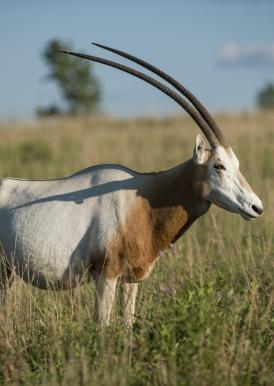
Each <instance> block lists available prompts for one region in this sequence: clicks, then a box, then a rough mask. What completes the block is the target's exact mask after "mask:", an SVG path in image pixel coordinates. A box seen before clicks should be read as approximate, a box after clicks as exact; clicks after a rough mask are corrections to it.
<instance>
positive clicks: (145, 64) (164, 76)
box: [92, 43, 225, 145]
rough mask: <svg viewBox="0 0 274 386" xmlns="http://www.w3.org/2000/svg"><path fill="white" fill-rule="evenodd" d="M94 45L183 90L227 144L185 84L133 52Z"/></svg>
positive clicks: (221, 141)
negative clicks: (132, 53)
mask: <svg viewBox="0 0 274 386" xmlns="http://www.w3.org/2000/svg"><path fill="white" fill-rule="evenodd" d="M92 44H93V45H94V46H97V47H100V48H103V49H104V50H107V51H110V52H113V53H114V54H117V55H119V56H122V57H123V58H126V59H128V60H131V61H132V62H134V63H137V64H139V65H140V66H142V67H144V68H146V69H147V70H149V71H151V72H153V73H154V74H156V75H158V76H159V77H160V78H162V79H164V80H165V81H166V82H168V83H169V84H171V85H172V86H173V87H174V88H176V89H177V90H178V91H179V92H181V93H182V94H183V95H184V96H185V97H186V98H187V99H188V100H189V101H190V102H191V103H192V104H193V106H194V107H195V108H196V110H197V111H198V112H199V113H200V114H201V116H202V117H203V118H204V120H205V121H206V122H207V123H208V125H209V126H210V127H211V129H212V131H213V132H214V134H215V136H216V137H217V139H218V140H219V141H220V143H221V144H222V145H224V144H225V138H224V135H223V133H222V132H221V130H220V128H219V126H218V125H217V123H216V122H215V121H214V119H213V118H212V116H211V114H210V113H209V112H208V110H207V109H206V108H205V106H204V105H203V104H202V103H201V102H200V101H199V99H198V98H196V97H195V95H193V94H192V93H191V92H190V91H189V90H188V89H187V88H186V87H185V86H183V85H182V84H181V83H179V82H178V81H177V80H176V79H174V78H172V77H171V76H170V75H168V74H166V73H165V72H164V71H162V70H160V69H159V68H157V67H155V66H153V65H152V64H150V63H148V62H145V61H144V60H142V59H139V58H137V57H136V56H133V55H131V54H128V53H127V52H124V51H120V50H117V49H116V48H111V47H108V46H105V45H102V44H98V43H92Z"/></svg>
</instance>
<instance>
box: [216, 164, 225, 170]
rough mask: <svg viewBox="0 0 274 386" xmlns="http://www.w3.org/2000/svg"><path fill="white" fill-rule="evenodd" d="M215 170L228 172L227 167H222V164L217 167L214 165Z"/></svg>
mask: <svg viewBox="0 0 274 386" xmlns="http://www.w3.org/2000/svg"><path fill="white" fill-rule="evenodd" d="M214 168H215V169H216V170H226V169H225V167H224V165H222V164H215V165H214Z"/></svg>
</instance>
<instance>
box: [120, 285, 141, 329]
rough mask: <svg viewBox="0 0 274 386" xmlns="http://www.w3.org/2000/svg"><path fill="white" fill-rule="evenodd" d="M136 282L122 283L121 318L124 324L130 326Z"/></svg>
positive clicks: (132, 318)
mask: <svg viewBox="0 0 274 386" xmlns="http://www.w3.org/2000/svg"><path fill="white" fill-rule="evenodd" d="M137 290H138V283H122V291H121V303H122V313H123V320H124V323H125V325H126V326H128V327H131V326H132V325H133V323H134V313H135V302H136V295H137Z"/></svg>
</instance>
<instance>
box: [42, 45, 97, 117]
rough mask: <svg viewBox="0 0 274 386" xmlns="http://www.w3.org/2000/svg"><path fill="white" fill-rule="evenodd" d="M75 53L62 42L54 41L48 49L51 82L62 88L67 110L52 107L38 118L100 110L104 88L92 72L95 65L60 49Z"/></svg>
mask: <svg viewBox="0 0 274 386" xmlns="http://www.w3.org/2000/svg"><path fill="white" fill-rule="evenodd" d="M62 49H63V50H72V47H71V45H69V44H67V43H65V42H61V41H59V40H52V41H50V42H49V43H48V45H47V46H46V48H45V50H44V52H43V57H44V59H45V61H46V63H47V65H48V67H49V69H50V72H49V75H48V79H51V80H53V81H55V82H56V83H57V85H58V86H59V88H60V90H61V93H62V96H63V98H64V102H65V106H66V107H65V109H61V108H60V107H58V106H54V105H51V106H49V107H46V108H43V107H39V108H38V109H37V110H36V113H37V115H38V116H40V117H43V116H48V115H58V114H73V115H76V114H91V113H93V112H95V111H97V110H98V105H99V102H100V99H101V88H100V84H99V82H98V80H97V79H96V77H95V76H94V74H93V73H92V67H91V64H90V63H89V62H87V61H84V60H79V59H77V58H74V57H72V56H69V55H65V54H62V53H60V52H59V51H60V50H62Z"/></svg>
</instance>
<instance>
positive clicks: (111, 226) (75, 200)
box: [0, 166, 135, 288]
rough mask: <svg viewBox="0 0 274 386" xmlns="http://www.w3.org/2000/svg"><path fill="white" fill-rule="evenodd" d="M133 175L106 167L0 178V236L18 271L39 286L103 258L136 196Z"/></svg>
mask: <svg viewBox="0 0 274 386" xmlns="http://www.w3.org/2000/svg"><path fill="white" fill-rule="evenodd" d="M133 180H134V179H133V176H132V174H129V173H128V172H127V170H123V169H122V168H120V169H116V168H115V169H111V168H110V167H108V166H106V167H105V168H103V167H100V168H99V170H98V169H96V168H91V169H88V170H86V171H83V172H81V173H78V174H76V175H73V176H71V177H68V178H64V179H60V180H48V181H26V180H15V179H5V180H2V181H1V188H0V241H1V245H2V248H3V250H4V253H5V255H6V257H7V258H8V260H9V261H11V262H12V264H13V265H14V266H15V267H16V270H17V272H18V274H19V275H20V276H22V277H23V278H25V279H26V280H28V281H31V282H32V283H33V284H34V285H37V286H39V287H41V288H45V287H47V284H51V285H53V286H55V285H56V286H58V283H62V286H64V283H65V282H67V283H70V284H71V278H72V277H74V276H75V275H77V276H78V277H79V276H80V278H81V275H82V274H83V273H84V272H85V270H86V269H87V268H88V267H89V266H90V265H91V264H92V261H93V259H98V258H104V253H105V248H106V245H107V244H108V242H110V241H111V238H112V236H113V235H114V234H115V233H116V232H117V229H118V228H119V226H120V224H121V222H123V219H124V218H125V216H126V212H127V210H128V207H129V206H130V202H131V200H132V198H133V197H134V195H135V190H134V189H131V184H132V181H133ZM123 186H126V187H127V188H126V189H123ZM65 286H66V285H65Z"/></svg>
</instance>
